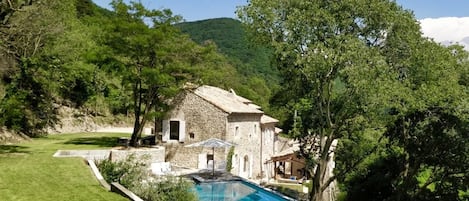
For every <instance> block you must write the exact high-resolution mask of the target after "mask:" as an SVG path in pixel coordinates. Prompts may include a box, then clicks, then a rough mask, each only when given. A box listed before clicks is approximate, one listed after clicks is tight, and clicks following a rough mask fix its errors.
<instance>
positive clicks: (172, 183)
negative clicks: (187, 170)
mask: <svg viewBox="0 0 469 201" xmlns="http://www.w3.org/2000/svg"><path fill="white" fill-rule="evenodd" d="M193 188H194V184H193V183H192V182H191V181H189V180H187V179H185V178H181V177H172V176H166V177H164V178H159V180H158V181H150V182H147V183H141V184H140V185H139V186H136V187H134V188H133V189H132V190H133V191H134V192H135V193H136V194H137V195H139V196H140V197H141V198H142V199H144V200H147V201H171V200H174V199H176V198H177V200H181V201H195V200H197V195H196V194H195V193H194V192H193V191H191V189H193Z"/></svg>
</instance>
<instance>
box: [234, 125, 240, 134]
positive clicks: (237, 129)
mask: <svg viewBox="0 0 469 201" xmlns="http://www.w3.org/2000/svg"><path fill="white" fill-rule="evenodd" d="M234 135H235V136H239V126H236V127H235V133H234Z"/></svg>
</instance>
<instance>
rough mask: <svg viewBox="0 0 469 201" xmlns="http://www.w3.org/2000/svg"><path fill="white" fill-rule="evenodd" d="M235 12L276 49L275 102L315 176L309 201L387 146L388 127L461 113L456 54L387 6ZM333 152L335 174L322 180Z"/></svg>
mask: <svg viewBox="0 0 469 201" xmlns="http://www.w3.org/2000/svg"><path fill="white" fill-rule="evenodd" d="M238 13H239V16H240V18H241V19H242V21H243V22H244V23H245V24H246V25H247V26H248V27H249V29H250V30H251V32H252V33H253V35H255V38H254V39H255V40H256V41H258V42H261V43H265V44H270V46H271V47H272V48H273V50H274V57H275V60H276V65H277V67H278V68H279V70H280V73H281V77H282V78H283V81H282V84H281V85H282V86H283V93H282V95H279V97H280V99H279V100H280V101H282V100H283V104H286V105H288V107H289V108H290V114H291V116H292V117H293V118H292V124H293V126H292V129H291V131H290V134H291V136H293V137H295V138H296V139H298V140H299V142H300V144H301V153H302V155H303V156H304V157H306V158H307V161H308V163H307V164H308V169H309V172H310V174H311V175H312V177H313V184H312V189H311V192H310V200H323V199H324V197H323V192H324V191H325V190H326V188H327V187H328V186H329V185H330V184H331V182H333V181H334V180H335V179H337V178H341V179H340V181H344V180H343V179H342V178H345V177H347V175H349V176H350V175H352V174H353V173H355V171H354V170H357V169H359V168H360V167H362V166H366V165H367V164H369V161H370V160H373V158H374V159H376V158H377V157H378V156H376V152H377V151H379V150H381V149H383V148H384V149H386V147H385V146H384V145H383V143H384V142H385V141H386V140H391V139H389V138H388V137H389V136H387V135H384V132H385V131H387V130H388V129H390V127H389V126H387V125H390V124H392V123H391V122H396V121H399V119H400V118H402V117H404V116H407V115H411V114H415V112H416V111H420V112H424V111H428V110H430V109H431V108H434V107H441V108H445V110H446V111H451V112H450V113H452V114H455V113H456V114H462V116H459V117H458V118H463V117H464V115H467V108H464V106H466V105H467V101H468V99H467V93H466V92H467V89H465V88H464V87H463V86H461V85H460V84H458V82H460V80H461V79H460V78H459V77H460V76H461V64H463V63H465V62H461V59H459V62H456V61H458V60H457V59H455V58H456V57H459V56H461V55H460V53H461V50H460V49H459V50H451V48H445V47H441V46H440V45H438V44H436V43H435V42H433V41H431V40H429V39H427V38H424V37H422V36H421V33H420V31H419V29H420V27H419V25H418V22H417V20H416V19H415V18H414V16H413V15H412V13H411V12H410V11H407V10H404V9H403V8H401V7H400V6H398V5H397V4H396V2H394V1H388V0H373V1H361V0H360V1H302V0H297V1H268V2H266V1H258V0H251V1H249V2H248V5H247V6H243V7H241V8H240V9H239V10H238ZM458 55H459V56H458ZM461 58H466V59H467V55H466V57H464V56H462V57H461ZM466 65H467V64H466ZM445 89H446V90H445ZM282 96H284V97H285V98H281V97H282ZM460 106H463V107H460ZM335 139H339V145H338V148H337V150H335V149H334V148H333V147H332V145H333V142H334V140H335ZM422 140H423V139H422ZM331 153H336V155H337V159H338V160H337V163H338V167H337V168H336V170H335V174H334V176H331V177H328V176H326V171H327V162H328V161H329V160H330V157H331ZM459 154H461V153H459ZM407 159H408V158H407ZM409 178H410V176H409ZM404 194H405V192H404Z"/></svg>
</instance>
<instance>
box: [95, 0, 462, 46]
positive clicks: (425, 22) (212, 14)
mask: <svg viewBox="0 0 469 201" xmlns="http://www.w3.org/2000/svg"><path fill="white" fill-rule="evenodd" d="M140 1H141V2H142V4H143V5H144V6H145V7H147V8H151V9H163V8H169V9H171V10H172V11H173V14H177V15H181V16H182V17H183V18H184V19H185V20H186V21H189V22H190V21H197V20H204V19H210V18H219V17H230V18H236V14H235V11H236V7H237V6H240V5H246V0H140ZM93 2H95V3H96V4H97V5H99V6H101V7H105V8H109V9H110V6H109V2H111V0H93ZM397 3H398V4H399V5H401V6H402V7H403V8H405V9H409V10H412V11H413V12H414V15H415V17H416V18H417V19H418V20H419V21H420V23H421V27H422V32H423V34H424V35H425V36H427V37H431V38H433V39H435V41H437V42H441V43H444V44H448V43H455V42H458V43H460V44H462V45H465V46H466V49H467V50H469V0H397Z"/></svg>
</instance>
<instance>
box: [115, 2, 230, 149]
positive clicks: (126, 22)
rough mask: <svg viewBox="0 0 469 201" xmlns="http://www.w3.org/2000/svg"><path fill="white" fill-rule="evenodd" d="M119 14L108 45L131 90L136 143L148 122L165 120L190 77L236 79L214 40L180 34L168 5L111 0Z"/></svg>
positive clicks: (176, 18)
mask: <svg viewBox="0 0 469 201" xmlns="http://www.w3.org/2000/svg"><path fill="white" fill-rule="evenodd" d="M112 5H113V7H114V13H115V16H114V17H113V18H112V25H111V26H110V27H109V29H108V30H107V34H108V35H107V39H106V45H107V46H109V47H110V48H111V49H112V51H113V52H114V53H115V55H116V57H115V58H116V60H118V61H120V62H121V63H122V64H123V66H126V67H127V68H124V69H123V74H124V76H123V84H124V86H127V87H129V88H128V89H130V91H132V99H133V108H134V115H135V121H134V130H133V133H132V138H131V142H130V143H131V145H132V146H137V142H138V139H139V138H140V136H141V133H142V130H143V128H144V126H145V123H146V122H147V121H149V120H150V119H153V118H156V119H162V118H163V117H164V115H165V113H166V112H167V111H168V109H169V103H170V100H171V99H172V98H173V97H174V96H175V95H176V94H177V93H178V92H179V91H180V90H181V89H182V87H183V85H184V84H185V83H186V82H190V81H193V82H196V83H209V84H210V83H218V84H219V85H218V86H220V85H222V84H230V83H235V82H233V81H232V79H225V78H227V77H228V78H230V77H236V76H231V75H232V74H235V73H236V70H235V69H234V68H233V67H232V66H230V65H228V64H227V61H226V59H225V58H224V57H222V56H220V55H219V54H218V53H216V48H215V46H214V45H213V44H211V43H208V44H206V45H205V46H199V45H197V44H196V43H194V42H193V41H191V40H190V39H189V38H188V36H186V35H182V34H181V33H180V32H179V30H178V29H177V28H175V27H174V26H173V24H174V23H176V22H179V21H180V17H179V16H173V15H172V13H171V11H170V10H148V9H146V8H144V7H143V5H142V4H141V3H136V2H131V4H130V5H127V4H125V3H124V2H123V1H122V0H115V1H113V2H112Z"/></svg>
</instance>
